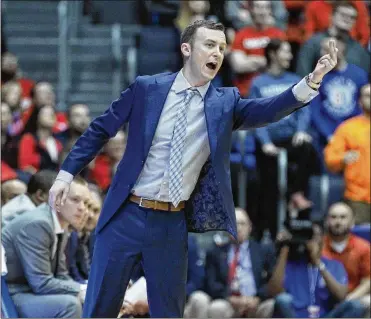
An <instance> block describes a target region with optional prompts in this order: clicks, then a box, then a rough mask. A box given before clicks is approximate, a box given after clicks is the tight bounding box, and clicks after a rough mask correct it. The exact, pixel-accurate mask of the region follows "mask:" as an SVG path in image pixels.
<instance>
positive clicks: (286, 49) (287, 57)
mask: <svg viewBox="0 0 371 319" xmlns="http://www.w3.org/2000/svg"><path fill="white" fill-rule="evenodd" d="M275 60H276V62H277V63H278V65H279V66H280V67H281V68H283V69H288V68H289V67H290V63H291V60H292V53H291V46H290V43H288V42H286V41H285V42H282V44H281V46H280V48H279V49H278V50H277V52H276V54H275Z"/></svg>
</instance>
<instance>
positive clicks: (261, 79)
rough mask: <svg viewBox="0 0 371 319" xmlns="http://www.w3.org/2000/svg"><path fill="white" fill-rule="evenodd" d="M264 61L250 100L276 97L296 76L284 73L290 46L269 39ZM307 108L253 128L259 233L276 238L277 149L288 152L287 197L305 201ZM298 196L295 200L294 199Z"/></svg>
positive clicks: (309, 153)
mask: <svg viewBox="0 0 371 319" xmlns="http://www.w3.org/2000/svg"><path fill="white" fill-rule="evenodd" d="M265 59H266V60H267V69H266V72H264V73H262V74H260V75H258V76H257V77H255V78H254V79H253V80H252V83H251V89H250V96H249V97H250V98H253V99H254V98H266V97H271V96H274V95H276V94H279V93H281V92H283V91H285V90H286V89H288V88H289V87H291V86H293V85H294V84H295V83H298V82H299V81H300V77H299V76H297V75H296V74H294V73H291V72H288V71H287V69H288V68H289V67H290V62H291V59H292V53H291V47H290V44H289V43H288V42H286V41H282V40H279V39H273V40H271V41H270V42H269V44H268V45H267V47H266V48H265ZM309 123H310V108H302V109H301V110H299V111H297V112H295V113H292V114H290V115H288V116H286V117H285V118H283V119H282V120H280V121H278V122H276V123H272V124H269V125H268V126H265V127H262V128H257V129H256V130H255V135H256V137H257V140H258V145H257V148H258V150H257V153H256V156H257V166H258V171H259V175H260V183H261V185H260V189H261V192H260V193H261V194H260V198H259V202H260V210H259V211H260V214H259V216H260V217H259V219H260V222H259V224H258V225H257V227H259V228H260V229H259V231H260V233H262V232H263V230H264V229H265V228H267V229H269V230H270V233H271V235H272V236H273V237H276V231H277V230H276V227H277V201H278V195H277V194H278V189H277V187H278V186H277V185H278V168H277V167H278V165H277V156H278V153H279V151H280V149H282V148H283V149H286V150H287V153H288V160H289V169H288V185H289V189H288V198H289V200H290V199H291V198H296V199H297V200H299V199H300V201H301V202H307V200H306V199H305V196H304V194H305V192H306V188H307V185H308V180H309V176H310V175H311V173H312V172H313V170H314V169H315V167H314V165H313V164H314V162H315V159H316V156H315V152H314V150H313V148H312V146H311V140H312V138H311V136H310V135H309V132H308V131H309ZM298 197H299V199H298Z"/></svg>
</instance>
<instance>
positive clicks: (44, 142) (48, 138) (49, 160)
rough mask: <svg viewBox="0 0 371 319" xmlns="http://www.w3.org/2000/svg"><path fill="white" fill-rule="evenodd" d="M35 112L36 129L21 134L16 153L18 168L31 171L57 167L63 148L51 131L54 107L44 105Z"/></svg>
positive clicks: (53, 121)
mask: <svg viewBox="0 0 371 319" xmlns="http://www.w3.org/2000/svg"><path fill="white" fill-rule="evenodd" d="M36 112H37V127H36V130H35V131H34V132H32V133H26V134H24V135H23V136H22V138H21V140H20V142H19V154H18V165H19V168H20V169H22V170H26V171H28V172H31V173H35V172H36V171H38V170H39V169H57V167H58V159H59V154H60V153H61V151H62V148H63V146H62V144H61V143H60V142H59V141H58V140H57V139H56V138H55V137H54V136H53V133H52V131H53V127H54V125H55V121H56V116H55V111H54V108H53V107H52V106H49V105H46V106H43V107H41V108H40V109H37V111H36Z"/></svg>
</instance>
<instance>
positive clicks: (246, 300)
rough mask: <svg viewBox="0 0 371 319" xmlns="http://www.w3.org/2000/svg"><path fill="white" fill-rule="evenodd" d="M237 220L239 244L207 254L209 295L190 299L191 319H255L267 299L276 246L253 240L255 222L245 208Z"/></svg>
mask: <svg viewBox="0 0 371 319" xmlns="http://www.w3.org/2000/svg"><path fill="white" fill-rule="evenodd" d="M236 219H237V236H238V241H237V242H236V243H229V244H227V245H223V246H217V245H215V246H213V247H212V248H211V250H210V251H209V252H208V253H207V255H206V264H205V292H201V291H196V292H194V293H193V294H192V295H191V296H190V298H189V303H190V304H191V305H189V306H190V307H191V308H192V310H193V312H192V313H191V314H190V316H191V317H197V318H207V317H208V318H232V317H246V316H249V317H254V316H255V315H256V313H257V310H258V307H259V306H260V305H261V302H262V301H263V300H264V299H266V298H267V291H266V281H267V280H268V279H269V276H270V273H271V270H272V269H273V266H274V252H273V247H268V246H262V245H261V244H259V243H257V242H255V241H254V240H252V239H250V238H249V235H250V232H251V222H250V219H249V217H248V215H247V213H246V212H245V211H244V210H243V209H240V208H237V209H236Z"/></svg>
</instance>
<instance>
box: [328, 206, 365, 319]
mask: <svg viewBox="0 0 371 319" xmlns="http://www.w3.org/2000/svg"><path fill="white" fill-rule="evenodd" d="M326 226H327V234H326V236H325V239H324V246H323V251H322V253H323V256H325V257H327V258H330V259H335V260H337V261H339V262H341V263H342V264H343V265H344V267H345V270H346V272H347V274H348V279H349V280H348V295H347V297H346V299H347V300H360V301H361V303H362V305H363V306H364V307H365V308H366V309H367V310H368V313H369V312H370V284H371V282H370V275H371V265H370V257H371V255H370V243H369V242H368V241H366V240H364V239H362V238H360V237H357V236H355V235H353V234H352V233H351V230H352V227H353V226H354V213H353V212H352V209H351V208H350V207H349V206H348V205H346V204H345V203H336V204H333V205H332V206H331V207H330V208H329V210H328V214H327V216H326ZM368 318H369V316H368Z"/></svg>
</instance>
